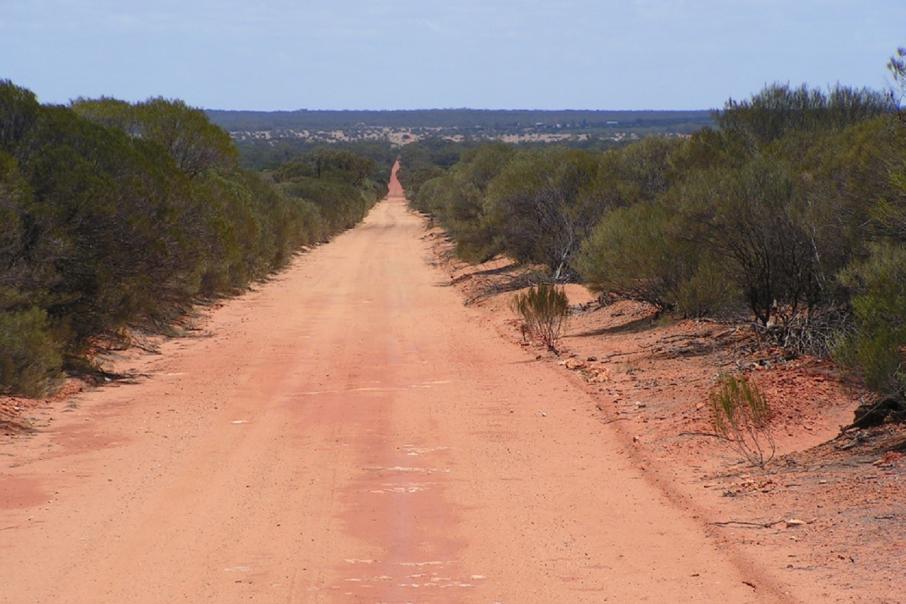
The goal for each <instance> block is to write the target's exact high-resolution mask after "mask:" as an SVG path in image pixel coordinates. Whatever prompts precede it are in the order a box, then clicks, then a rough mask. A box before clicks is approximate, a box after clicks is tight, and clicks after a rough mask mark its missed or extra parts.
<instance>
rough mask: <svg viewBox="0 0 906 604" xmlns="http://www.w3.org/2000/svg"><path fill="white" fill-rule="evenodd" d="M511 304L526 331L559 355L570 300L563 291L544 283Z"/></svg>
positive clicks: (516, 298)
mask: <svg viewBox="0 0 906 604" xmlns="http://www.w3.org/2000/svg"><path fill="white" fill-rule="evenodd" d="M512 304H513V310H514V311H515V312H516V314H518V315H519V316H520V317H521V318H522V321H523V325H524V328H525V330H526V332H527V333H528V334H529V335H530V336H532V337H534V338H537V339H538V340H540V341H541V343H543V344H544V345H545V346H547V348H548V350H550V351H551V352H554V353H556V352H557V346H556V345H557V340H558V339H559V338H560V334H561V332H562V330H563V325H564V323H565V322H566V319H567V317H568V315H569V299H568V298H567V297H566V293H565V292H564V291H563V289H562V288H559V287H557V286H555V285H550V284H547V283H541V284H539V285H535V286H533V287H531V288H529V289H528V290H527V291H524V292H522V293H519V294H516V296H514V298H513V302H512Z"/></svg>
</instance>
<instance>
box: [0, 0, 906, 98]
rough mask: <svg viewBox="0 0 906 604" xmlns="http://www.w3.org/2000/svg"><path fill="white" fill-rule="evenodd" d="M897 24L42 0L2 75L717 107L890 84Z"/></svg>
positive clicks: (678, 1) (818, 15)
mask: <svg viewBox="0 0 906 604" xmlns="http://www.w3.org/2000/svg"><path fill="white" fill-rule="evenodd" d="M902 23H906V3H903V2H901V1H894V0H877V1H875V2H872V3H871V5H870V6H866V5H865V3H862V2H855V1H849V0H803V1H801V2H797V3H796V4H795V5H792V6H791V5H790V4H789V3H787V2H784V1H782V0H737V1H735V2H727V1H718V0H630V1H627V2H616V1H601V2H595V1H593V0H564V1H563V2H559V3H556V4H553V3H550V2H540V1H539V0H524V1H517V0H488V1H484V2H482V1H480V0H461V1H460V2H458V3H456V4H451V5H440V6H433V5H426V4H425V3H423V2H417V1H416V0H386V1H383V2H380V1H370V2H369V1H366V0H337V1H335V2H331V3H330V4H329V5H328V4H326V3H315V2H301V3H300V2H292V1H291V0H268V1H265V2H261V3H258V4H255V5H252V4H250V3H246V2H239V1H238V0H222V1H215V0H197V1H195V2H187V1H179V0H159V1H158V2H155V3H154V5H153V6H145V5H144V3H139V2H136V1H135V0H122V1H117V2H114V1H113V0H95V1H93V2H84V1H83V2H79V1H77V0H32V1H29V2H17V3H13V4H12V5H11V6H6V7H4V12H3V14H2V15H0V78H9V79H11V80H13V81H14V82H15V83H17V84H19V85H22V86H26V87H28V88H30V89H32V90H33V91H34V92H35V93H36V94H37V95H38V96H39V98H40V99H41V100H42V101H43V102H50V103H65V102H67V101H69V100H70V99H73V98H76V97H79V96H86V97H97V96H102V95H106V96H114V97H117V98H122V99H126V100H130V101H135V100H142V99H145V98H148V97H151V96H164V97H171V98H182V99H184V100H186V101H187V102H188V103H190V104H192V105H196V106H200V107H205V108H208V109H220V110H247V111H275V110H281V111H295V110H299V109H309V110H417V109H433V108H438V109H443V108H471V109H490V110H500V109H517V108H518V109H535V110H564V109H577V110H624V111H628V110H636V111H639V110H708V109H713V108H717V107H720V106H722V105H723V103H724V101H726V100H727V99H728V98H730V97H733V98H744V97H747V96H749V95H750V94H752V93H754V92H757V91H758V90H759V89H761V88H762V87H763V86H764V85H765V84H770V83H773V82H784V83H785V82H788V83H790V84H792V85H798V84H800V83H807V84H809V85H811V86H816V87H826V86H829V85H833V84H836V83H840V84H844V85H850V86H857V87H861V86H868V87H871V88H882V87H884V86H885V85H886V83H887V77H886V71H885V68H884V66H885V63H886V61H887V58H888V57H889V56H890V55H891V54H892V53H893V52H894V51H895V49H896V47H897V46H898V45H899V46H902V45H903V44H906V39H904V37H903V36H904V34H903V32H902V30H901V27H900V26H901V25H902Z"/></svg>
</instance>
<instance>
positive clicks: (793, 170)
mask: <svg viewBox="0 0 906 604" xmlns="http://www.w3.org/2000/svg"><path fill="white" fill-rule="evenodd" d="M898 65H902V64H901V63H900V64H898V63H896V62H895V61H894V62H892V63H891V68H892V69H893V70H894V75H895V77H897V78H898V81H900V82H903V79H902V78H903V76H904V75H906V73H904V72H903V71H902V70H901V71H899V72H898V71H897V66H898ZM903 92H906V89H904V91H903ZM713 119H714V122H715V124H716V126H717V127H716V128H704V129H702V130H701V131H699V132H697V133H696V134H694V135H693V136H691V137H689V138H687V139H676V138H672V139H668V138H658V137H652V138H646V139H644V140H642V141H639V142H637V143H634V144H630V145H628V146H625V147H622V148H620V149H614V150H609V151H605V152H589V151H584V150H578V149H567V148H546V149H523V148H516V147H512V146H508V145H504V144H499V143H495V144H486V145H483V146H480V147H477V148H474V147H472V148H466V149H463V148H461V147H458V146H456V145H453V144H444V143H440V142H436V141H435V142H431V143H430V144H422V143H417V144H414V145H410V146H407V147H405V148H403V150H402V152H401V153H402V166H403V168H402V171H401V178H402V181H403V185H404V186H405V187H406V189H407V192H408V195H409V198H410V199H411V201H412V203H413V205H414V206H415V207H416V208H417V209H419V210H421V211H424V212H427V213H430V214H431V215H433V216H434V217H435V218H436V219H437V220H438V221H439V222H440V223H441V224H442V225H443V226H444V227H445V228H446V229H447V231H448V232H449V234H450V235H451V237H452V238H453V239H454V240H455V243H456V251H457V252H458V253H459V255H461V256H462V257H463V258H465V259H468V260H472V261H482V260H485V259H489V258H491V257H493V256H495V255H497V254H506V255H509V256H510V257H512V258H514V259H515V260H517V261H520V262H524V263H531V264H536V265H542V266H544V267H547V270H548V271H549V275H550V278H551V279H552V280H567V279H577V280H581V281H583V282H585V283H587V284H589V285H590V286H591V287H593V288H594V289H596V290H599V291H601V292H604V293H606V294H608V295H610V296H616V297H622V298H630V299H635V300H641V301H645V302H649V303H651V304H652V305H654V306H655V307H656V308H657V309H658V310H659V311H660V312H670V313H676V314H679V315H682V316H688V317H693V316H694V317H699V316H705V315H712V316H714V315H736V316H740V313H746V312H747V313H748V316H750V317H752V318H753V319H754V324H755V325H757V326H758V330H759V331H760V332H761V333H762V334H764V335H765V336H767V337H771V338H775V339H776V341H777V342H779V343H780V344H782V345H785V346H787V347H789V348H792V349H795V350H798V351H807V352H815V353H819V354H826V353H832V354H835V355H836V357H837V358H838V359H839V360H841V361H843V362H845V363H847V364H850V365H852V366H854V367H856V368H858V369H859V370H860V371H861V372H862V375H864V376H865V378H866V380H867V382H868V384H869V385H870V386H872V387H874V388H876V389H877V390H878V391H880V392H884V393H897V396H899V397H903V396H906V120H904V114H903V113H902V112H900V111H899V109H898V107H897V105H896V103H895V102H894V101H893V97H892V95H890V94H887V93H881V92H874V91H871V90H865V89H862V90H854V89H849V88H843V87H837V88H834V89H832V90H830V91H828V92H823V91H819V90H811V89H808V88H806V87H801V88H791V87H789V86H784V85H775V86H770V87H768V88H766V89H765V90H764V91H762V92H761V93H759V94H757V95H755V96H753V97H752V98H751V99H748V100H745V101H740V102H735V101H731V102H728V103H727V105H726V106H725V107H724V109H723V110H722V111H720V112H716V113H715V115H714V117H713Z"/></svg>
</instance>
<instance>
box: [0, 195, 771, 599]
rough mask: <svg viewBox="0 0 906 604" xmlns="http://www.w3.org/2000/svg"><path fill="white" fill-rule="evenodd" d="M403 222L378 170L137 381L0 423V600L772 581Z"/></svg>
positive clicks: (508, 593)
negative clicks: (324, 234)
mask: <svg viewBox="0 0 906 604" xmlns="http://www.w3.org/2000/svg"><path fill="white" fill-rule="evenodd" d="M424 235H425V225H424V220H423V219H422V218H421V217H419V216H418V215H416V214H413V213H411V212H410V211H409V210H408V209H407V205H406V202H405V199H404V197H403V194H402V190H401V189H400V187H399V184H398V182H396V180H395V179H394V181H393V182H392V187H391V194H390V196H389V197H388V199H386V200H384V201H383V202H381V203H379V204H378V205H377V206H376V207H375V208H374V209H373V211H372V212H371V214H370V215H369V216H368V217H367V219H366V220H365V221H364V222H363V223H362V224H360V225H359V226H358V227H356V228H355V229H353V230H351V231H348V232H346V233H344V234H343V235H341V236H339V237H337V238H336V239H335V240H334V241H333V242H332V243H330V244H327V245H324V246H321V247H319V248H317V249H315V250H313V251H311V252H310V253H308V254H305V255H304V256H300V257H299V258H297V259H296V260H295V261H294V263H293V264H292V266H291V267H290V268H289V269H287V270H286V271H284V272H282V273H280V274H279V275H278V276H276V277H275V278H274V279H272V280H270V281H268V282H266V283H264V284H261V285H259V286H258V287H257V288H256V290H255V291H252V292H249V293H247V294H245V295H243V296H241V297H239V298H236V299H233V300H229V301H227V302H226V303H225V304H224V305H223V306H222V307H220V308H218V309H216V310H215V311H213V313H212V315H211V317H210V319H209V320H208V322H207V323H206V324H205V329H206V330H207V331H208V332H209V334H208V335H206V336H204V337H194V338H182V339H176V340H171V341H169V342H168V343H167V344H166V345H165V347H164V348H165V353H164V354H162V355H160V356H157V357H153V358H152V360H151V361H148V362H149V363H150V365H149V366H150V367H151V370H149V375H148V376H147V377H146V378H143V379H141V380H139V381H138V383H136V384H125V385H113V386H109V387H104V388H100V389H97V390H93V391H90V392H86V393H83V394H81V395H79V396H77V397H76V399H75V400H74V402H73V403H72V404H70V405H69V406H68V408H65V409H63V410H61V411H60V412H59V413H56V417H55V419H54V421H53V422H51V423H50V426H49V427H47V428H46V429H43V430H41V431H39V432H38V433H36V434H34V435H30V436H18V437H15V438H12V439H8V440H5V441H3V442H2V443H0V602H4V603H6V602H9V603H16V604H23V603H30V602H40V603H48V602H54V603H58V602H78V603H117V604H122V603H145V602H148V603H152V602H153V603H174V602H217V603H225V602H249V601H254V602H489V603H490V602H513V603H525V602H545V603H548V602H639V601H649V602H724V603H726V602H751V601H770V602H774V601H778V600H779V599H780V597H779V596H778V595H777V592H772V591H771V590H770V589H768V588H766V587H762V585H763V584H761V583H760V584H759V589H758V590H753V588H752V587H751V586H749V585H748V584H747V583H746V582H747V581H748V582H752V581H754V579H753V578H752V577H751V576H750V575H749V572H754V570H752V569H746V568H745V565H744V564H742V563H740V562H739V560H738V559H737V558H736V557H735V555H734V554H733V553H732V552H730V551H726V550H722V549H721V548H720V547H719V546H718V544H717V543H716V542H714V541H712V540H711V539H710V538H709V537H708V536H707V534H706V530H705V528H704V526H703V522H702V521H701V520H700V519H697V518H696V517H695V516H694V513H693V512H692V511H691V510H684V509H682V506H680V505H678V504H676V503H673V502H672V501H671V500H669V499H668V498H667V497H666V496H664V495H663V494H662V492H661V490H660V489H659V488H658V487H657V486H656V485H655V484H653V482H652V481H650V480H648V479H647V478H646V474H645V472H644V470H643V469H642V468H639V467H637V465H636V464H635V463H634V462H633V461H632V459H631V458H630V457H629V456H627V454H626V453H625V451H624V449H625V448H626V447H625V443H622V444H621V441H620V440H619V439H618V438H617V436H616V435H615V433H614V432H612V430H611V427H610V426H607V425H604V424H602V423H601V422H600V421H599V420H598V419H596V418H595V417H594V415H593V414H592V413H591V411H592V410H593V409H594V401H593V400H592V399H591V398H589V396H588V395H587V394H585V393H584V391H583V390H582V389H581V388H580V386H579V385H577V384H575V383H573V382H572V381H571V380H570V378H569V377H568V376H567V375H565V373H564V372H561V371H559V370H557V368H556V367H553V366H552V365H551V364H549V363H543V362H537V361H536V360H535V356H534V353H533V352H531V351H526V350H524V349H522V348H520V347H518V346H516V345H514V344H513V343H511V342H509V341H507V340H506V339H504V338H502V337H500V335H499V334H497V333H496V331H495V329H494V327H493V324H492V322H491V320H490V318H489V317H488V316H487V315H482V311H481V310H480V309H475V308H471V307H466V306H464V305H463V302H462V298H461V295H460V294H459V293H458V291H457V290H456V289H455V288H453V287H451V286H450V278H449V276H448V275H446V274H445V273H444V272H443V271H442V270H441V269H440V268H438V267H437V266H435V265H434V264H433V257H432V255H431V251H430V246H429V242H427V241H426V240H425V239H424ZM62 406H63V405H61V407H62ZM64 411H65V412H64Z"/></svg>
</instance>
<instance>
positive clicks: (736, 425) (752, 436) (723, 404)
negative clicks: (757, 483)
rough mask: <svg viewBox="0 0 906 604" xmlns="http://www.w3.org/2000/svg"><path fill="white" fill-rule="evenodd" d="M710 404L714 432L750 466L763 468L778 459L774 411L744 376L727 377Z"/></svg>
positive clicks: (711, 398) (759, 391)
mask: <svg viewBox="0 0 906 604" xmlns="http://www.w3.org/2000/svg"><path fill="white" fill-rule="evenodd" d="M709 402H710V411H711V423H712V426H713V428H714V431H715V432H716V433H717V434H719V435H720V436H721V437H722V438H724V439H726V440H727V441H729V442H730V443H732V444H733V446H734V447H736V449H737V450H738V451H739V453H740V454H741V455H742V456H743V457H744V458H745V459H746V460H747V461H748V462H749V463H751V464H753V465H757V466H762V467H763V466H764V465H765V464H767V463H768V462H769V461H770V460H771V459H772V458H773V457H774V453H775V450H776V447H775V445H774V438H773V435H772V434H771V425H770V420H771V408H770V406H769V405H768V401H767V399H766V398H765V397H764V394H762V392H761V390H759V388H758V387H757V386H756V385H754V384H752V383H750V382H749V381H748V379H746V378H745V377H744V376H738V377H737V376H733V375H723V376H721V378H720V383H719V384H718V387H717V389H716V390H715V391H714V392H712V393H711V397H710V401H709Z"/></svg>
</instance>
